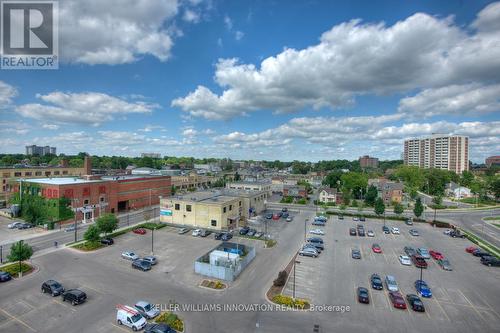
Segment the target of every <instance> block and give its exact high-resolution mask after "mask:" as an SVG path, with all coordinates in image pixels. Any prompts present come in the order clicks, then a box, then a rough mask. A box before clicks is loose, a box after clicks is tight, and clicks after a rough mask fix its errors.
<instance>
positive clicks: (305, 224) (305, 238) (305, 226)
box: [304, 219, 309, 242]
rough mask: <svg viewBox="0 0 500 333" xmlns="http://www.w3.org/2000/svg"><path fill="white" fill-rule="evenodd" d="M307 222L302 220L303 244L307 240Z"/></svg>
mask: <svg viewBox="0 0 500 333" xmlns="http://www.w3.org/2000/svg"><path fill="white" fill-rule="evenodd" d="M307 221H309V219H305V220H304V242H305V241H306V240H307Z"/></svg>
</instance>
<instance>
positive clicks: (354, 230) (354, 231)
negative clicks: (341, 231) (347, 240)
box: [349, 228, 356, 236]
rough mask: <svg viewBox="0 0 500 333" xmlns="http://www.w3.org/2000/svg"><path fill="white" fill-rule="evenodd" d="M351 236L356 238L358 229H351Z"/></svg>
mask: <svg viewBox="0 0 500 333" xmlns="http://www.w3.org/2000/svg"><path fill="white" fill-rule="evenodd" d="M349 235H351V236H356V228H349Z"/></svg>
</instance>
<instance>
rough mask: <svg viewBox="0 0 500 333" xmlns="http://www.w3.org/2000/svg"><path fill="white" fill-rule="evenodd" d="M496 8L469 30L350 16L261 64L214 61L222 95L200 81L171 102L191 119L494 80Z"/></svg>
mask: <svg viewBox="0 0 500 333" xmlns="http://www.w3.org/2000/svg"><path fill="white" fill-rule="evenodd" d="M492 8H493V9H492ZM496 8H497V7H496V6H493V7H492V6H488V7H486V8H485V9H484V10H483V11H481V12H480V13H479V14H478V18H477V20H476V21H475V22H474V25H475V26H476V27H477V30H476V31H475V32H473V33H470V31H469V30H468V29H467V28H462V27H459V26H457V25H455V24H454V22H453V20H452V18H450V17H447V18H438V17H434V16H431V15H428V14H425V13H416V14H414V15H412V16H410V17H408V18H406V19H405V20H402V21H399V22H396V23H395V24H394V25H392V26H387V25H386V24H385V23H375V24H372V23H363V22H361V20H359V19H357V20H351V21H349V22H345V23H341V24H339V25H336V26H334V27H333V28H332V29H330V30H329V31H327V32H325V33H323V34H322V36H321V38H320V41H319V43H318V44H316V45H313V46H310V47H307V48H305V49H300V50H296V49H285V50H284V51H282V52H281V53H279V54H277V55H275V56H271V57H268V58H266V59H264V60H263V61H262V62H261V63H260V65H259V66H257V65H254V64H243V63H240V61H239V60H238V59H219V61H218V62H217V64H216V66H215V75H214V78H215V82H216V83H217V85H218V86H220V87H221V88H222V89H223V91H222V93H220V94H217V93H215V92H213V91H212V90H210V89H209V88H207V87H205V86H198V87H197V88H196V89H195V90H194V91H192V92H190V93H189V94H187V95H186V96H184V97H179V98H176V99H174V100H173V101H172V103H171V104H172V106H174V107H179V108H181V109H182V110H183V111H184V112H186V113H187V114H190V115H192V116H195V117H203V118H207V119H215V120H220V119H229V118H233V117H236V116H243V115H247V114H248V113H250V112H255V111H259V110H272V111H275V112H278V113H283V112H292V111H296V110H300V109H303V108H313V109H320V108H330V109H335V108H339V107H346V106H350V105H352V104H353V103H354V102H355V98H356V96H359V95H364V94H393V93H400V92H405V91H413V90H415V89H429V88H439V87H443V86H448V85H451V84H467V83H470V82H485V81H492V82H495V83H496V82H498V81H499V78H500V42H499V41H500V34H499V33H498V29H497V27H496V25H493V24H487V22H488V20H489V19H487V18H489V17H493V16H494V15H496V13H497V9H496ZM491 12H494V15H493V14H491ZM228 22H229V21H228ZM228 22H226V26H228ZM229 26H231V27H232V21H231V25H229ZM486 27H488V28H487V29H486ZM495 29H497V30H495ZM486 30H487V31H486ZM492 31H496V32H497V33H492Z"/></svg>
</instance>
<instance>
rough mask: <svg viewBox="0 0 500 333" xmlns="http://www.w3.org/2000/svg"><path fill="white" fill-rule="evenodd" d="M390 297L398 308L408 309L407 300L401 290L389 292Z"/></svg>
mask: <svg viewBox="0 0 500 333" xmlns="http://www.w3.org/2000/svg"><path fill="white" fill-rule="evenodd" d="M389 299H390V300H391V303H392V305H393V306H394V307H395V308H397V309H403V310H404V309H406V302H405V299H404V298H403V295H401V293H400V292H399V291H391V292H389Z"/></svg>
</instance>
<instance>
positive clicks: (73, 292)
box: [62, 289, 87, 305]
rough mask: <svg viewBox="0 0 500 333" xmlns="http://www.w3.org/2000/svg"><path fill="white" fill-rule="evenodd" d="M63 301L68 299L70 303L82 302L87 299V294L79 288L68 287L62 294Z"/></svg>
mask: <svg viewBox="0 0 500 333" xmlns="http://www.w3.org/2000/svg"><path fill="white" fill-rule="evenodd" d="M62 300H63V302H65V301H68V302H70V303H71V304H72V305H78V304H82V303H83V302H85V301H86V300H87V294H85V292H83V291H81V290H79V289H70V290H68V291H66V292H64V293H63V294H62Z"/></svg>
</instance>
